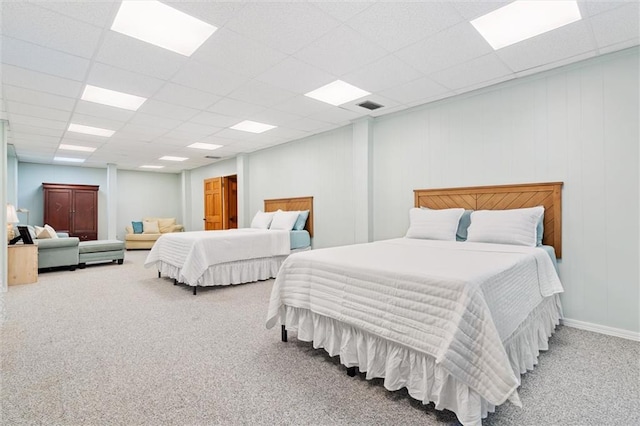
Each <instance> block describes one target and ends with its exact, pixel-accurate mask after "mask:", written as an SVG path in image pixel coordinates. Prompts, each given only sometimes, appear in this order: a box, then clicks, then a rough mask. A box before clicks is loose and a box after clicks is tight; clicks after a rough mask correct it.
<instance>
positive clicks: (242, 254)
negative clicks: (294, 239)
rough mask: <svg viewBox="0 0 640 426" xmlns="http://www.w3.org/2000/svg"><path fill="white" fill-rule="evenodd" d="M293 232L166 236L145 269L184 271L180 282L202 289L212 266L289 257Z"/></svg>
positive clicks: (238, 231) (230, 231)
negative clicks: (165, 267)
mask: <svg viewBox="0 0 640 426" xmlns="http://www.w3.org/2000/svg"><path fill="white" fill-rule="evenodd" d="M289 245H290V242H289V231H280V230H263V229H252V228H241V229H228V230H223V231H194V232H172V233H168V234H163V235H162V236H161V237H160V238H158V240H157V241H156V243H155V244H154V245H153V248H152V249H151V251H150V252H149V255H148V256H147V260H146V261H145V263H144V266H145V267H151V266H154V265H156V263H157V262H165V263H168V264H170V265H173V266H175V267H177V268H180V276H179V277H178V278H177V279H178V281H180V282H183V283H186V284H188V285H191V286H195V285H200V284H201V281H202V277H203V274H204V273H205V271H206V270H207V268H209V267H210V266H212V265H218V264H221V263H226V262H234V261H237V260H245V259H258V258H264V257H272V256H282V255H288V254H289V252H290V247H289Z"/></svg>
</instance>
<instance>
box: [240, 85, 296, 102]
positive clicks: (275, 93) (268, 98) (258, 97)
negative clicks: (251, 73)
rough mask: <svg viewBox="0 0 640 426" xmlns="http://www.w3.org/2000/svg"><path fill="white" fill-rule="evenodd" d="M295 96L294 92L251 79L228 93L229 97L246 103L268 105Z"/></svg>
mask: <svg viewBox="0 0 640 426" xmlns="http://www.w3.org/2000/svg"><path fill="white" fill-rule="evenodd" d="M293 96H295V93H293V92H289V91H287V90H283V89H279V88H277V87H275V86H272V85H270V84H267V83H263V82H261V81H257V80H252V81H249V82H248V83H246V84H244V85H242V86H240V87H239V88H237V89H236V90H234V91H233V92H231V93H229V98H231V99H235V100H238V101H243V102H247V103H252V104H257V105H263V106H270V105H273V104H274V103H278V102H283V101H285V100H287V99H290V98H292V97H293Z"/></svg>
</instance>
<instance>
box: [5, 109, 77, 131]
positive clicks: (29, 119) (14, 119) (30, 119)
mask: <svg viewBox="0 0 640 426" xmlns="http://www.w3.org/2000/svg"><path fill="white" fill-rule="evenodd" d="M9 121H10V122H11V123H16V124H24V125H28V126H33V127H42V128H44V129H52V130H65V129H66V128H67V122H66V121H58V120H48V119H46V118H39V117H34V116H32V115H22V114H13V113H9Z"/></svg>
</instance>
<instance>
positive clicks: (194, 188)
mask: <svg viewBox="0 0 640 426" xmlns="http://www.w3.org/2000/svg"><path fill="white" fill-rule="evenodd" d="M235 174H236V160H235V158H232V159H229V160H223V161H218V162H216V163H213V164H211V165H209V166H204V167H199V168H197V169H194V170H191V173H190V174H189V175H190V179H191V185H190V188H191V206H190V211H191V215H190V217H189V218H188V220H187V223H188V230H189V231H202V230H204V221H203V219H204V180H205V179H211V178H215V177H220V176H231V175H235ZM185 226H186V225H185Z"/></svg>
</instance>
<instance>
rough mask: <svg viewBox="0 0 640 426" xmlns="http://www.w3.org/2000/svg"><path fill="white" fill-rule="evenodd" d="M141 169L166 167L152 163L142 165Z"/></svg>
mask: <svg viewBox="0 0 640 426" xmlns="http://www.w3.org/2000/svg"><path fill="white" fill-rule="evenodd" d="M140 168H141V169H164V166H152V165H144V166H140Z"/></svg>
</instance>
